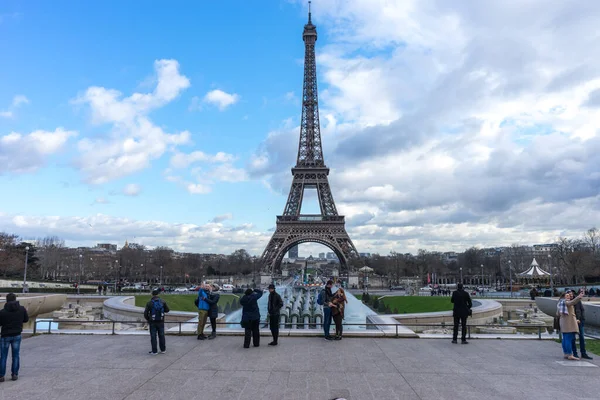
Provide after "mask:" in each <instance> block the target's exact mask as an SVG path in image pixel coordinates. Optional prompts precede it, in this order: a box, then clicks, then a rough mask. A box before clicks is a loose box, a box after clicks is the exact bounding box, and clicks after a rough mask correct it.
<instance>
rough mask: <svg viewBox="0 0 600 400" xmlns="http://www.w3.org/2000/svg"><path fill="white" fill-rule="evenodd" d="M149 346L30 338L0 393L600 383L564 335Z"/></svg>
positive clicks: (464, 388) (356, 397)
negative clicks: (564, 343) (568, 356)
mask: <svg viewBox="0 0 600 400" xmlns="http://www.w3.org/2000/svg"><path fill="white" fill-rule="evenodd" d="M148 350H149V340H148V338H147V337H140V336H124V335H123V336H94V335H77V336H67V335H43V336H37V337H32V338H28V339H25V340H24V341H23V343H22V346H21V373H20V379H19V380H18V381H17V382H12V381H7V382H4V383H2V384H0V400H2V399H10V400H18V399H27V400H35V399H43V400H52V399H79V398H85V399H92V400H93V399H127V400H136V399H145V400H148V399H150V400H151V399H182V398H200V397H202V396H200V395H199V394H201V393H203V392H206V396H207V397H209V398H211V399H227V400H229V399H244V400H245V399H247V398H253V399H278V400H279V399H301V400H312V399H315V400H323V399H326V400H329V399H333V398H336V397H342V398H345V399H348V400H369V399H377V400H381V399H432V400H433V399H435V400H440V399H456V398H460V399H482V398H485V399H512V398H527V399H528V400H535V399H542V398H543V399H548V398H571V397H572V396H573V395H575V396H576V397H577V398H580V399H585V398H597V395H598V393H599V392H600V385H599V384H598V382H599V379H598V378H599V377H600V369H599V368H594V367H597V366H598V365H599V364H598V360H597V359H595V360H593V361H591V362H587V361H586V362H582V363H577V362H572V361H571V362H566V361H565V362H563V361H564V360H563V359H562V354H561V349H560V345H558V344H557V343H555V342H553V341H535V340H526V341H520V340H472V341H471V342H470V344H469V345H453V344H451V343H450V342H449V341H448V340H445V339H443V340H442V339H373V338H356V339H354V338H347V339H345V340H343V341H341V342H334V343H332V342H327V341H324V340H319V338H305V337H295V338H286V340H285V341H282V342H281V345H280V346H277V347H271V346H261V347H258V348H250V349H243V348H242V345H241V341H240V338H239V337H226V336H221V337H219V340H215V341H211V342H206V341H204V342H202V341H197V340H195V338H194V337H189V336H182V337H178V336H168V337H167V353H166V354H161V355H158V356H149V355H148ZM9 365H10V360H9ZM590 366H591V367H590ZM564 382H569V384H568V385H565V384H564Z"/></svg>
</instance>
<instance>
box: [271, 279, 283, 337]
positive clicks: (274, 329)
mask: <svg viewBox="0 0 600 400" xmlns="http://www.w3.org/2000/svg"><path fill="white" fill-rule="evenodd" d="M281 307H283V300H281V296H280V295H279V293H277V292H276V291H275V285H273V284H270V285H269V302H268V305H267V312H268V313H269V325H270V328H271V335H273V341H272V342H271V343H269V346H277V339H278V338H279V320H280V314H279V313H280V312H281Z"/></svg>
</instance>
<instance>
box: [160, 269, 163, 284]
mask: <svg viewBox="0 0 600 400" xmlns="http://www.w3.org/2000/svg"><path fill="white" fill-rule="evenodd" d="M162 269H163V266H162V265H161V266H160V287H162Z"/></svg>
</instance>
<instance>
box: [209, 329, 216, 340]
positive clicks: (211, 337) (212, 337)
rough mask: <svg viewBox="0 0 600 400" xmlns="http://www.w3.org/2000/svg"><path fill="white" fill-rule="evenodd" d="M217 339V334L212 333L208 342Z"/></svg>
mask: <svg viewBox="0 0 600 400" xmlns="http://www.w3.org/2000/svg"><path fill="white" fill-rule="evenodd" d="M216 337H217V332H215V331H212V333H211V334H210V336H209V337H208V340H211V339H214V338H216Z"/></svg>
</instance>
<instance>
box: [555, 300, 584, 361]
mask: <svg viewBox="0 0 600 400" xmlns="http://www.w3.org/2000/svg"><path fill="white" fill-rule="evenodd" d="M582 297H583V289H582V290H581V291H580V293H579V296H577V297H575V298H573V292H571V291H567V292H565V293H563V294H562V295H561V296H560V299H559V300H558V304H557V305H556V313H557V315H558V316H559V317H560V331H561V332H562V342H561V343H562V348H563V354H564V358H565V359H567V360H574V361H577V360H579V358H578V357H575V356H574V355H573V341H574V340H575V333H577V332H579V327H578V326H577V317H576V315H575V307H574V305H575V304H577V303H579V302H580V301H581V298H582Z"/></svg>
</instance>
